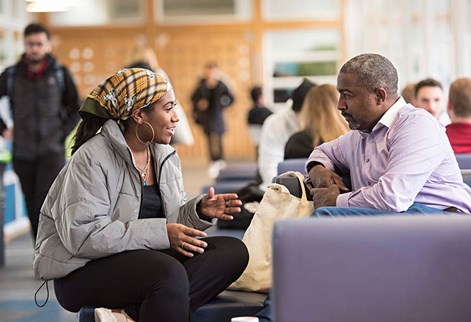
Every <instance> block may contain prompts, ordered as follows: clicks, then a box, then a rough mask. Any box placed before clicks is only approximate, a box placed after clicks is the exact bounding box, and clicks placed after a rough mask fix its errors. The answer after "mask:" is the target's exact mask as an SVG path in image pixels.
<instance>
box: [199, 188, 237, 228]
mask: <svg viewBox="0 0 471 322" xmlns="http://www.w3.org/2000/svg"><path fill="white" fill-rule="evenodd" d="M241 205H242V201H240V200H239V197H238V196H237V194H235V193H224V194H217V195H216V194H214V188H213V187H210V188H209V189H208V193H207V194H206V196H204V197H203V199H201V201H200V203H199V204H198V208H197V211H198V215H199V216H204V217H209V218H218V219H222V220H232V219H234V217H232V214H235V213H239V212H240V206H241Z"/></svg>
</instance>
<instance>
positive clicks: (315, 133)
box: [285, 84, 349, 159]
mask: <svg viewBox="0 0 471 322" xmlns="http://www.w3.org/2000/svg"><path fill="white" fill-rule="evenodd" d="M338 98H339V94H338V92H337V90H336V88H335V86H333V85H330V84H324V85H320V86H316V87H313V88H312V89H311V90H310V91H309V92H308V94H307V96H306V98H305V100H304V103H303V107H302V111H301V113H302V115H303V117H302V120H304V122H305V123H304V126H303V128H304V129H303V130H302V131H300V132H297V133H295V134H293V135H292V136H291V137H290V138H289V140H288V142H287V143H286V146H285V159H294V158H307V157H309V155H310V154H311V152H312V150H313V149H314V148H315V147H316V146H318V145H320V144H322V143H324V142H329V141H331V140H333V139H336V138H337V137H339V136H341V135H343V134H345V133H346V132H347V131H348V130H349V128H348V124H347V122H346V121H345V119H344V118H343V117H342V114H341V113H340V111H339V110H338V109H337V102H338Z"/></svg>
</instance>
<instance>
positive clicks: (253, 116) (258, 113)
mask: <svg viewBox="0 0 471 322" xmlns="http://www.w3.org/2000/svg"><path fill="white" fill-rule="evenodd" d="M272 114H273V112H272V111H270V110H269V109H268V108H266V107H265V106H257V105H255V106H254V107H252V108H251V109H250V111H249V114H248V116H247V122H248V123H249V124H258V125H262V124H263V122H265V119H266V118H267V117H269V116H270V115H272Z"/></svg>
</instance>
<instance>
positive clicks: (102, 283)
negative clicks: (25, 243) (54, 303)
mask: <svg viewBox="0 0 471 322" xmlns="http://www.w3.org/2000/svg"><path fill="white" fill-rule="evenodd" d="M204 240H205V241H206V242H207V243H208V246H207V247H206V250H205V252H204V253H203V254H198V255H195V256H194V257H193V258H188V257H185V256H183V255H181V254H179V253H177V252H176V251H173V250H164V251H153V250H135V251H128V252H124V253H120V254H116V255H112V256H109V257H105V258H101V259H96V260H92V261H90V262H88V263H87V264H86V265H85V266H84V267H82V268H80V269H78V270H76V271H74V272H72V273H70V274H69V275H67V276H65V277H63V278H60V279H56V280H55V281H54V289H55V293H56V297H57V299H58V301H59V303H60V304H61V305H62V307H64V308H65V309H66V310H68V311H72V312H77V311H78V310H80V308H81V307H83V306H85V305H91V306H96V307H107V308H117V309H120V308H124V309H125V311H126V313H127V314H128V315H129V316H131V317H132V318H133V319H134V320H136V321H146V322H147V321H149V322H150V321H159V322H184V321H190V319H191V313H190V312H194V311H195V310H196V309H198V308H199V307H200V306H202V305H204V304H205V303H207V302H208V301H210V300H211V299H212V298H214V297H215V296H216V295H218V294H219V293H220V292H222V291H223V290H225V289H226V288H227V287H228V286H229V285H230V284H231V283H232V282H233V281H235V280H236V279H237V278H238V277H239V276H240V275H241V274H242V272H243V270H244V269H245V267H246V266H247V263H248V252H247V249H246V247H245V245H244V244H243V243H242V241H240V240H239V239H236V238H232V237H209V238H205V239H204Z"/></svg>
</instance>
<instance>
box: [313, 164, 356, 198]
mask: <svg viewBox="0 0 471 322" xmlns="http://www.w3.org/2000/svg"><path fill="white" fill-rule="evenodd" d="M309 179H310V180H311V183H312V185H313V187H314V188H329V187H331V186H334V185H335V186H337V187H338V189H340V191H342V192H347V191H348V188H347V187H346V186H345V183H343V181H342V178H341V177H340V176H339V175H338V174H336V173H335V172H333V171H330V170H329V169H327V168H326V167H324V166H323V165H320V164H318V165H315V166H314V167H312V168H311V170H310V171H309Z"/></svg>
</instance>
